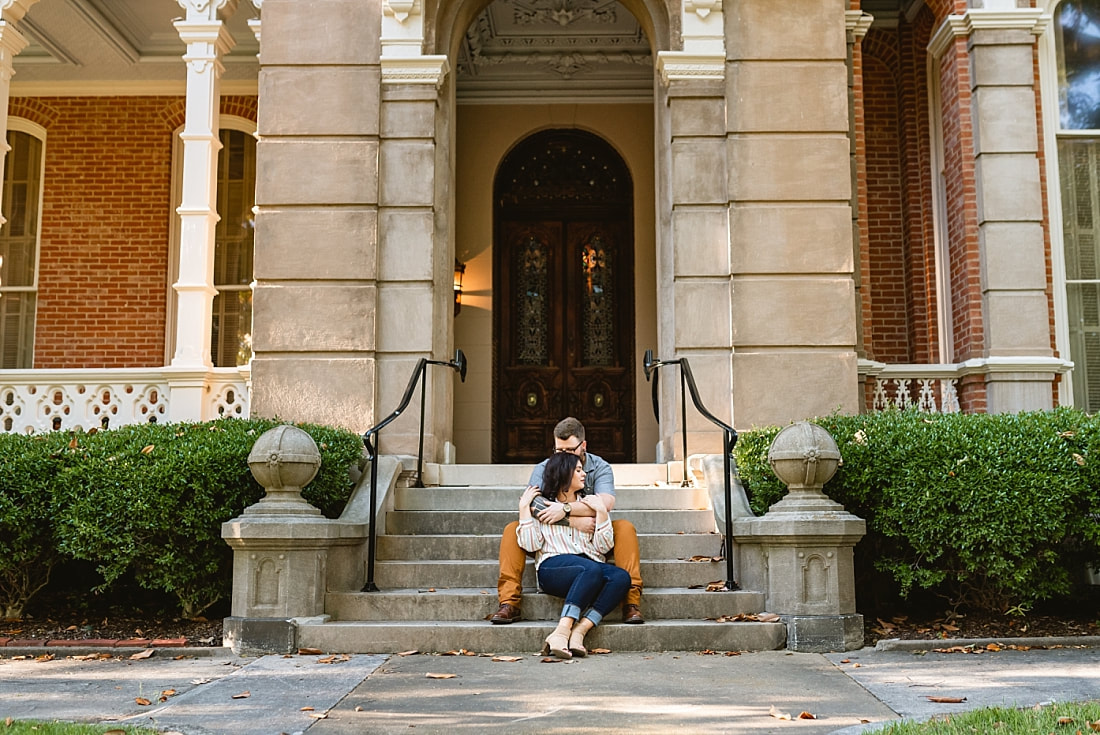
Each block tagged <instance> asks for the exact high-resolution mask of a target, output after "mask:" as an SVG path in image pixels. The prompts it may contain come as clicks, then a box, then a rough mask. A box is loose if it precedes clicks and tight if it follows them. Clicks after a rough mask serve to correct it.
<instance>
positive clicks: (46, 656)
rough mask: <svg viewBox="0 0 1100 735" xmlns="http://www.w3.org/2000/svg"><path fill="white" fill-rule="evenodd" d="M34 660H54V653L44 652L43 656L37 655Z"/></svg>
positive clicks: (43, 661) (41, 661) (42, 661)
mask: <svg viewBox="0 0 1100 735" xmlns="http://www.w3.org/2000/svg"><path fill="white" fill-rule="evenodd" d="M34 660H35V661H38V662H39V663H45V662H46V661H53V654H52V653H46V654H43V655H41V656H35V657H34Z"/></svg>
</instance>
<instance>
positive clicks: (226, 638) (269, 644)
mask: <svg viewBox="0 0 1100 735" xmlns="http://www.w3.org/2000/svg"><path fill="white" fill-rule="evenodd" d="M222 645H223V646H225V647H227V648H232V649H233V653H236V654H238V655H249V656H251V655H256V656H262V655H266V654H269V653H294V652H295V651H297V650H298V626H297V625H295V624H294V621H293V620H291V619H289V618H241V617H229V618H226V619H225V620H223V621H222Z"/></svg>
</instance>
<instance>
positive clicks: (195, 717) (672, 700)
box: [0, 638, 1100, 735]
mask: <svg viewBox="0 0 1100 735" xmlns="http://www.w3.org/2000/svg"><path fill="white" fill-rule="evenodd" d="M1070 641H1072V643H1071V645H1072V646H1073V647H1065V648H1051V649H1048V650H1028V651H1022V650H1001V651H996V652H993V651H986V652H983V653H980V654H975V653H964V652H957V653H935V652H930V651H927V650H924V651H921V650H917V651H912V650H878V649H863V650H860V651H853V652H850V653H846V654H825V655H821V654H806V653H788V652H786V651H766V652H759V653H744V654H740V655H725V654H723V653H719V654H712V655H708V654H701V653H697V652H688V653H683V652H681V653H676V652H665V653H612V654H609V655H595V656H589V657H588V658H586V659H578V660H573V661H569V662H564V661H558V662H554V663H543V662H542V657H541V656H535V655H531V654H530V653H516V654H510V655H511V656H513V657H517V659H518V660H499V659H501V658H502V657H504V658H506V657H508V656H509V655H508V654H500V655H498V656H496V657H493V656H490V655H488V654H482V655H474V656H462V655H460V656H438V655H420V654H417V655H409V656H390V655H350V656H340V655H336V656H328V655H295V656H286V657H284V656H265V657H261V658H243V657H239V656H236V655H234V654H233V653H232V652H230V651H228V650H227V649H185V650H178V649H177V650H160V651H157V652H156V653H155V654H153V655H152V656H150V657H149V658H143V659H130V658H129V657H128V656H129V655H130V654H131V653H133V651H119V650H114V651H101V652H100V653H101V655H107V654H111V655H112V657H111V658H83V656H85V655H88V654H95V653H96V651H95V650H93V649H89V650H81V649H67V650H58V649H53V650H44V649H42V648H38V649H34V650H27V651H12V650H5V651H4V656H5V658H0V721H2V720H3V719H5V718H7V717H12V718H15V719H30V718H34V719H63V720H74V721H84V722H103V723H125V724H133V725H144V726H148V727H151V728H155V729H157V730H159V731H161V732H177V733H183V734H184V735H209V734H212V733H219V734H230V733H232V734H233V735H237V734H239V735H277V734H278V733H301V732H306V731H308V733H309V735H351V734H352V733H367V732H369V733H393V732H402V733H408V732H410V730H413V731H415V732H418V733H452V732H493V731H502V732H503V731H507V732H509V733H567V732H568V733H587V732H592V733H595V732H600V733H617V732H623V733H626V732H630V733H657V732H661V733H665V732H669V731H672V730H679V731H680V732H683V733H734V734H740V733H789V732H798V733H803V734H806V735H809V734H813V735H817V734H820V735H826V733H846V734H847V733H855V732H862V731H867V730H873V729H877V728H878V727H881V724H882V723H884V722H887V721H892V720H896V719H898V718H899V717H906V718H915V719H926V718H928V717H930V716H933V715H936V714H943V713H950V712H961V711H965V710H967V709H972V708H976V707H983V706H987V705H992V704H1004V705H1010V706H1032V705H1035V704H1038V703H1043V702H1051V701H1070V700H1085V699H1100V638H1089V639H1070ZM1008 642H1009V643H1013V644H1015V645H1017V646H1023V645H1025V644H1028V643H1030V644H1033V645H1034V644H1036V643H1039V644H1043V645H1048V646H1050V645H1057V643H1052V642H1051V641H1045V642H1043V641H1019V640H1017V641H1008ZM884 643H888V642H884ZM956 643H958V644H959V645H965V643H968V642H952V641H942V642H936V643H934V644H932V645H934V646H936V647H940V648H946V647H949V646H951V645H952V644H956ZM1002 643H1005V642H1004V641H1002ZM1081 644H1088V645H1089V646H1091V647H1083V646H1082V645H1081ZM912 645H917V644H915V643H914V642H904V641H903V642H899V643H898V646H899V647H902V648H904V647H905V646H912ZM920 645H923V646H925V647H926V648H927V647H928V646H929V643H928V642H922V643H921V644H920ZM880 647H882V648H889V646H888V645H883V644H880ZM20 654H21V655H24V656H26V658H18V655H20ZM50 654H52V655H53V656H54V657H53V658H52V659H49V660H42V659H38V658H36V657H42V656H48V655H50ZM13 656H16V658H13ZM494 658H496V659H498V660H494ZM429 674H431V675H446V676H447V678H434V677H432V676H429ZM929 696H941V697H954V698H960V699H961V698H965V701H964V702H961V703H957V704H944V703H934V702H932V701H930V700H929V699H928V697H929ZM139 700H141V701H148V702H150V704H141V703H139ZM802 712H807V713H809V714H812V715H813V716H814V719H798V716H799V714H800V713H802ZM783 715H790V716H791V718H792V719H789V720H788V719H781V717H782V716H783ZM875 723H879V724H878V725H876V724H875Z"/></svg>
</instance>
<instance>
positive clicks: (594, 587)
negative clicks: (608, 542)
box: [538, 554, 630, 625]
mask: <svg viewBox="0 0 1100 735" xmlns="http://www.w3.org/2000/svg"><path fill="white" fill-rule="evenodd" d="M538 577H539V586H540V587H542V589H543V590H545V591H546V592H549V593H550V594H552V595H555V596H557V597H564V598H565V605H564V606H563V607H562V612H561V617H563V618H567V617H568V618H573V619H574V620H580V618H581V613H582V611H584V617H586V618H588V619H589V620H591V621H592V623H593V624H594V625H598V624H599V622H600V621H601V620H603V616H604V615H607V614H608V613H609V612H611V611H612V610H614V609H615V607H616V606H618V604H619V603H620V602H622V601H623V598H624V597H626V591H627V590H628V589H630V575H629V574H628V573H627V572H625V571H624V570H622V569H619V568H618V567H617V566H615V565H614V564H604V563H602V562H598V561H594V560H592V559H589V558H588V557H587V556H581V555H579V554H559V555H557V556H551V557H550V558H548V559H544V560H543V562H542V564H540V565H539V574H538Z"/></svg>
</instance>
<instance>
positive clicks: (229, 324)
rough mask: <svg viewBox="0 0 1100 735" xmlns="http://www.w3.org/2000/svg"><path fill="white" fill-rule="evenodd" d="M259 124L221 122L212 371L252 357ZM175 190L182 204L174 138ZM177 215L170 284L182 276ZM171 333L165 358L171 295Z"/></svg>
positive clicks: (232, 119) (228, 118)
mask: <svg viewBox="0 0 1100 735" xmlns="http://www.w3.org/2000/svg"><path fill="white" fill-rule="evenodd" d="M255 129H256V125H255V123H253V122H251V121H250V120H245V119H243V118H237V117H231V116H228V115H223V116H222V117H221V118H220V120H219V131H218V138H219V140H220V141H221V144H222V148H221V150H220V151H219V152H218V169H217V179H218V181H217V184H218V194H217V211H218V217H219V220H218V225H217V229H216V231H215V235H214V238H215V239H214V288H215V289H217V292H218V293H217V295H216V296H214V307H213V319H212V320H211V329H210V358H211V361H212V362H213V364H214V367H236V366H238V365H246V364H248V362H249V361H250V360H251V359H252V257H253V251H254V245H255V237H254V236H255V221H254V215H253V213H252V208H253V206H254V205H255V203H256V137H255V135H254V134H253V132H254V131H255ZM175 141H176V147H175V154H174V156H173V161H174V171H173V182H174V191H173V193H172V200H173V201H175V202H177V203H178V202H179V201H180V196H181V190H182V185H183V145H182V143H181V142H180V139H179V136H178V135H177V136H175ZM179 244H180V234H179V217H178V216H176V217H173V220H172V256H171V260H170V262H171V269H172V272H171V273H170V274H169V284H172V283H175V282H176V280H177V279H178V277H179V273H178V266H179ZM168 303H169V319H168V325H169V335H168V337H169V338H168V340H167V354H166V356H165V357H166V360H168V359H170V356H171V354H172V353H173V351H174V350H175V345H174V340H175V333H174V331H173V329H172V325H174V324H175V314H176V294H175V291H174V290H172V289H171V288H170V292H169V301H168Z"/></svg>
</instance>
